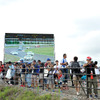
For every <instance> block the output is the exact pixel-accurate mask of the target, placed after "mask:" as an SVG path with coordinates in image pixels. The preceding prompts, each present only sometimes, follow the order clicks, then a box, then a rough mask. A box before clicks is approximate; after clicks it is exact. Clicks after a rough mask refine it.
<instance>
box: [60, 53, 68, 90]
mask: <svg viewBox="0 0 100 100" xmlns="http://www.w3.org/2000/svg"><path fill="white" fill-rule="evenodd" d="M66 58H67V55H66V54H63V59H62V60H61V63H60V65H62V68H63V69H62V73H63V75H64V80H63V82H64V83H63V87H64V89H67V88H68V87H67V82H68V68H67V65H68V62H67V60H66Z"/></svg>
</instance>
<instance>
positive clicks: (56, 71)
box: [54, 60, 61, 87]
mask: <svg viewBox="0 0 100 100" xmlns="http://www.w3.org/2000/svg"><path fill="white" fill-rule="evenodd" d="M55 63H56V65H55V66H54V79H55V87H58V73H59V69H60V68H61V66H60V65H59V61H58V60H56V61H55Z"/></svg>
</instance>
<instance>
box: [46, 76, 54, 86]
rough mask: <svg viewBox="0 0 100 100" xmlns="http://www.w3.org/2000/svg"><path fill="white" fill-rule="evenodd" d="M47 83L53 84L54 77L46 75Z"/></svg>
mask: <svg viewBox="0 0 100 100" xmlns="http://www.w3.org/2000/svg"><path fill="white" fill-rule="evenodd" d="M47 84H50V85H51V84H54V77H53V75H49V76H48V77H47Z"/></svg>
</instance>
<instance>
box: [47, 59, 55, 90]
mask: <svg viewBox="0 0 100 100" xmlns="http://www.w3.org/2000/svg"><path fill="white" fill-rule="evenodd" d="M46 67H47V70H48V75H47V91H48V89H49V84H50V85H51V89H52V91H53V92H54V86H53V85H54V74H53V71H54V68H53V65H52V64H51V59H49V58H48V59H47V66H46Z"/></svg>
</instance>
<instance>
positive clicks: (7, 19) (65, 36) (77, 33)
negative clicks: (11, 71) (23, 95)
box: [0, 0, 100, 61]
mask: <svg viewBox="0 0 100 100" xmlns="http://www.w3.org/2000/svg"><path fill="white" fill-rule="evenodd" d="M99 26H100V2H99V0H0V35H1V36H0V47H1V49H0V60H3V55H4V34H5V33H6V32H12V33H14V32H15V33H17V32H18V33H53V34H54V35H55V54H56V59H58V60H61V59H62V55H63V53H66V54H67V55H68V58H67V59H68V61H70V60H72V59H73V57H74V56H78V57H79V60H85V59H86V57H87V56H91V57H92V58H93V60H98V61H100V60H99V56H100V47H99V43H100V39H99V37H100V28H99Z"/></svg>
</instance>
